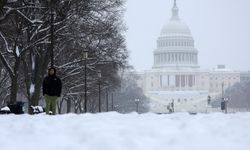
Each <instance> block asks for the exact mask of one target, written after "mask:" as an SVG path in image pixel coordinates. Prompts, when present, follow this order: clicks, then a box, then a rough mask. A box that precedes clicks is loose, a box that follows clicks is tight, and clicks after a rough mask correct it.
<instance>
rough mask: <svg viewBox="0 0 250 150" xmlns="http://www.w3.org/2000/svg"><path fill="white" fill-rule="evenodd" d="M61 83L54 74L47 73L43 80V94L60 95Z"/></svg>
mask: <svg viewBox="0 0 250 150" xmlns="http://www.w3.org/2000/svg"><path fill="white" fill-rule="evenodd" d="M61 91H62V83H61V80H60V79H59V78H58V77H57V76H56V75H52V76H51V75H48V76H47V77H45V78H44V80H43V95H45V94H46V95H49V96H57V97H60V96H61Z"/></svg>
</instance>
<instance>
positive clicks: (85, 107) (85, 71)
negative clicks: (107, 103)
mask: <svg viewBox="0 0 250 150" xmlns="http://www.w3.org/2000/svg"><path fill="white" fill-rule="evenodd" d="M83 59H84V100H85V102H84V111H85V113H86V112H87V59H88V51H83Z"/></svg>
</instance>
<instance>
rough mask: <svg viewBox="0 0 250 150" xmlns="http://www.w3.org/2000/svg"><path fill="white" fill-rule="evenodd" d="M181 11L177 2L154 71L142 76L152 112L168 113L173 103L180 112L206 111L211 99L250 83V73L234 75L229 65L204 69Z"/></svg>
mask: <svg viewBox="0 0 250 150" xmlns="http://www.w3.org/2000/svg"><path fill="white" fill-rule="evenodd" d="M178 11H179V10H178V7H177V5H176V0H175V1H174V6H173V8H172V17H171V19H170V20H169V22H168V23H167V24H166V25H165V26H164V27H163V29H162V30H161V34H160V36H159V37H158V40H157V48H156V49H155V50H154V64H153V67H152V70H147V71H144V72H140V73H138V74H139V75H140V77H141V78H140V80H139V81H138V84H139V86H140V87H142V89H143V90H144V92H145V94H146V95H147V96H148V97H149V98H150V110H151V111H152V112H167V111H168V110H167V106H168V105H169V104H170V103H171V102H174V107H175V110H176V111H205V110H206V107H207V97H208V96H211V97H212V99H216V98H218V97H220V96H221V95H222V93H223V91H224V90H225V89H227V88H228V87H230V86H232V85H234V84H235V83H237V82H240V81H241V80H250V73H249V72H247V73H241V72H239V71H232V70H229V69H226V67H225V65H218V66H217V68H216V69H213V70H202V69H200V67H199V64H198V50H197V49H196V48H195V44H194V39H193V37H192V34H191V32H190V29H189V27H188V26H187V25H186V24H185V23H183V22H182V21H181V20H180V18H179V15H178Z"/></svg>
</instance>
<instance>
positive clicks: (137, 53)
mask: <svg viewBox="0 0 250 150" xmlns="http://www.w3.org/2000/svg"><path fill="white" fill-rule="evenodd" d="M177 5H178V8H179V16H180V18H181V20H182V21H183V22H185V23H186V24H187V25H188V26H189V28H190V30H191V32H192V35H193V37H194V40H195V47H196V48H197V49H198V51H199V55H198V58H199V65H200V67H201V69H212V68H215V67H216V65H218V64H225V65H226V67H227V68H229V69H233V70H241V71H244V70H250V61H249V54H250V52H249V51H250V19H249V14H250V1H249V0H177ZM172 7H173V0H128V1H127V4H126V13H125V21H126V24H127V27H128V31H127V34H126V39H127V46H128V49H129V51H130V64H131V65H133V66H134V67H135V69H136V70H140V71H141V70H148V69H151V67H152V65H153V50H154V49H155V48H156V40H157V38H158V36H159V35H160V31H161V29H162V27H163V26H164V24H166V23H167V22H168V20H169V19H170V17H171V9H172Z"/></svg>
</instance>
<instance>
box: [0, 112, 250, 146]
mask: <svg viewBox="0 0 250 150" xmlns="http://www.w3.org/2000/svg"><path fill="white" fill-rule="evenodd" d="M249 147H250V113H236V114H228V115H225V114H222V113H213V114H198V115H189V114H187V113H176V114H171V115H156V114H143V115H138V114H136V113H132V114H126V115H122V114H118V113H114V112H112V113H102V114H85V115H74V114H70V115H57V116H46V115H36V116H29V115H20V116H15V115H1V116H0V149H1V150H248V149H249Z"/></svg>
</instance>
